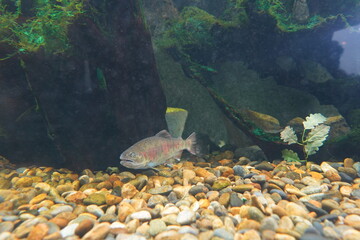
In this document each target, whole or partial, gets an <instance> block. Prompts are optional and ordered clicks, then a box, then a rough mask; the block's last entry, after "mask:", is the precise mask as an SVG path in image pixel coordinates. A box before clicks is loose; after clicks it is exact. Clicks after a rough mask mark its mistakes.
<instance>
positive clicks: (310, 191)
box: [300, 186, 324, 195]
mask: <svg viewBox="0 0 360 240" xmlns="http://www.w3.org/2000/svg"><path fill="white" fill-rule="evenodd" d="M323 189H324V187H323V186H306V187H303V188H301V190H300V191H301V192H302V193H305V194H306V195H309V194H314V193H320V192H322V190H323Z"/></svg>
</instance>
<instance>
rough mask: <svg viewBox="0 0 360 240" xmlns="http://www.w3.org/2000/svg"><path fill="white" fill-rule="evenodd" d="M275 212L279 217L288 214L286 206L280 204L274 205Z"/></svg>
mask: <svg viewBox="0 0 360 240" xmlns="http://www.w3.org/2000/svg"><path fill="white" fill-rule="evenodd" d="M272 211H273V213H274V214H276V215H278V216H279V217H283V216H287V213H286V211H285V209H284V208H282V207H279V206H274V207H273V208H272Z"/></svg>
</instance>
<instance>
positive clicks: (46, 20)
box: [0, 0, 84, 59]
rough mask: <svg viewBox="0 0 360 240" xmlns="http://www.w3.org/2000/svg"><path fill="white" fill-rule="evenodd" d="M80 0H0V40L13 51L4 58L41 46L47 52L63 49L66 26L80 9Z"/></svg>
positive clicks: (66, 39) (67, 45) (82, 6)
mask: <svg viewBox="0 0 360 240" xmlns="http://www.w3.org/2000/svg"><path fill="white" fill-rule="evenodd" d="M83 1H84V0H32V1H24V0H0V43H1V44H3V45H5V46H7V47H9V48H10V49H12V50H11V51H13V53H11V54H9V55H8V56H7V57H11V56H13V55H15V54H17V53H31V52H36V51H37V50H39V49H40V48H41V47H44V49H45V50H46V51H47V52H50V53H61V52H64V51H65V50H66V49H67V48H68V47H69V43H68V38H67V31H68V27H69V25H70V24H71V23H72V22H73V21H74V20H75V18H76V17H77V16H78V15H79V14H81V13H83V12H84V5H83ZM7 57H5V59H6V58H7ZM3 59H4V57H3Z"/></svg>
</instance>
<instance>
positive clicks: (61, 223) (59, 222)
mask: <svg viewBox="0 0 360 240" xmlns="http://www.w3.org/2000/svg"><path fill="white" fill-rule="evenodd" d="M49 222H52V223H55V224H56V225H58V226H59V228H64V227H66V226H67V225H68V223H69V220H68V219H65V218H62V217H54V218H52V219H50V220H49Z"/></svg>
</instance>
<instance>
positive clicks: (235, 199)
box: [230, 193, 244, 207]
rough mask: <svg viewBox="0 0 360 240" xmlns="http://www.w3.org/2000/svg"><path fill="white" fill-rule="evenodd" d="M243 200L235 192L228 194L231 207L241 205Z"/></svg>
mask: <svg viewBox="0 0 360 240" xmlns="http://www.w3.org/2000/svg"><path fill="white" fill-rule="evenodd" d="M243 204H244V203H243V201H242V200H241V198H239V196H238V194H237V193H231V195H230V206H231V207H241V206H242V205H243Z"/></svg>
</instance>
